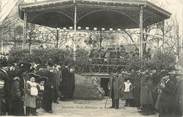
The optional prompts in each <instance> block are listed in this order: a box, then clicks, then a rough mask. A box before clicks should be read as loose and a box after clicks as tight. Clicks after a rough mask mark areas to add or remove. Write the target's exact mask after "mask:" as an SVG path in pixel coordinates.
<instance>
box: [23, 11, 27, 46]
mask: <svg viewBox="0 0 183 117" xmlns="http://www.w3.org/2000/svg"><path fill="white" fill-rule="evenodd" d="M23 33H24V38H23V40H22V49H24V46H25V42H26V40H27V13H26V12H25V11H24V28H23Z"/></svg>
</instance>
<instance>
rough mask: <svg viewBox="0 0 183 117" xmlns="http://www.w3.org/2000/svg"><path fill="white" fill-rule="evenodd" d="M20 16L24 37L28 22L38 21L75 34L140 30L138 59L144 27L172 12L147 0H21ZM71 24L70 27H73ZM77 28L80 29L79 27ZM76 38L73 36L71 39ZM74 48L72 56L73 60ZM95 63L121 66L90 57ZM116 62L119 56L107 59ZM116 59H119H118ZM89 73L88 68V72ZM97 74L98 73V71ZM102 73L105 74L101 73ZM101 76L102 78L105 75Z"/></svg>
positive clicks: (92, 64)
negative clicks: (97, 31)
mask: <svg viewBox="0 0 183 117" xmlns="http://www.w3.org/2000/svg"><path fill="white" fill-rule="evenodd" d="M19 15H20V18H21V19H23V20H24V37H25V40H26V39H27V23H33V24H39V25H43V26H49V27H53V28H68V29H70V30H73V31H74V33H76V32H77V30H78V29H80V30H99V31H104V29H105V30H111V28H112V30H118V31H119V30H124V29H139V32H140V33H139V41H138V43H139V44H138V50H139V58H140V59H143V43H144V34H145V28H146V27H147V26H150V25H152V24H155V23H158V22H163V21H164V20H166V19H168V18H169V17H170V16H171V14H170V13H169V12H168V11H166V10H164V9H162V8H160V7H158V6H156V5H154V4H152V3H151V2H148V1H146V0H24V2H23V3H22V4H20V5H19ZM72 27H73V28H72ZM78 27H79V28H78ZM75 41H77V39H76V38H75V37H74V38H73V42H75ZM75 51H76V47H74V55H73V59H74V61H76V59H77V58H76V52H75ZM94 59H95V60H96V61H98V63H97V64H96V63H91V64H90V65H91V66H98V68H99V70H98V72H101V71H100V70H101V69H105V70H104V71H105V73H109V69H110V68H111V67H116V66H117V67H120V66H121V67H122V66H123V65H122V64H120V65H119V64H118V63H117V64H116V63H115V64H113V63H114V62H110V63H109V62H108V60H106V61H105V59H104V58H93V60H94ZM110 59H111V61H118V62H119V60H120V58H110ZM118 59H119V60H118ZM88 72H91V71H88ZM97 75H98V74H97ZM103 75H104V76H105V74H103ZM104 76H102V77H104Z"/></svg>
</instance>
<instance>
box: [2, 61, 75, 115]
mask: <svg viewBox="0 0 183 117" xmlns="http://www.w3.org/2000/svg"><path fill="white" fill-rule="evenodd" d="M0 75H1V76H0V92H1V93H0V114H1V115H16V116H23V115H27V116H28V115H37V111H36V110H37V109H38V108H42V109H44V110H45V111H46V112H48V113H52V112H53V110H52V104H53V103H59V100H65V99H71V98H72V97H73V93H74V87H75V83H74V82H75V81H74V69H73V68H72V67H71V66H68V65H65V66H60V65H53V64H52V63H49V64H48V65H45V66H39V65H37V64H35V63H15V64H13V65H10V66H5V67H3V68H2V69H1V70H0Z"/></svg>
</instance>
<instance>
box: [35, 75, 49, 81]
mask: <svg viewBox="0 0 183 117" xmlns="http://www.w3.org/2000/svg"><path fill="white" fill-rule="evenodd" d="M47 80H48V77H46V76H41V77H40V78H39V79H38V80H37V81H38V82H41V81H47Z"/></svg>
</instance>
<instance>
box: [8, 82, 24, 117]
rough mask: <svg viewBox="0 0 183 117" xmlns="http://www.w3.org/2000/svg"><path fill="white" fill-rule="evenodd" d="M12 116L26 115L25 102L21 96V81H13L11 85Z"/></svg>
mask: <svg viewBox="0 0 183 117" xmlns="http://www.w3.org/2000/svg"><path fill="white" fill-rule="evenodd" d="M10 93H11V111H10V114H11V115H18V116H22V115H24V109H23V101H22V95H21V83H20V81H19V80H13V81H12V83H11V91H10Z"/></svg>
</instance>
